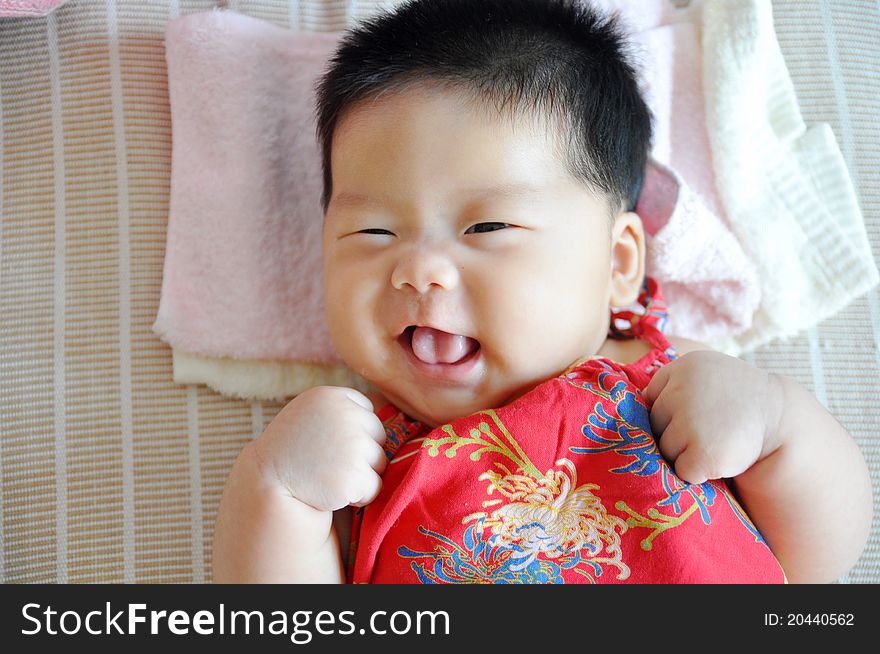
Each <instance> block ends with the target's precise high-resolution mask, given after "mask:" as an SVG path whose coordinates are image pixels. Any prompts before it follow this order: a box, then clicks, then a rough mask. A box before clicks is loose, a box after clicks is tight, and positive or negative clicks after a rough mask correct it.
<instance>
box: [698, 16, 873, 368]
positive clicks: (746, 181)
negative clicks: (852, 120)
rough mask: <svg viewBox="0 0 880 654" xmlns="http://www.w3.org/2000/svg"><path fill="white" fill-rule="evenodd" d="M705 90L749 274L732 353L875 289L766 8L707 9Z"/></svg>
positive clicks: (848, 195)
mask: <svg viewBox="0 0 880 654" xmlns="http://www.w3.org/2000/svg"><path fill="white" fill-rule="evenodd" d="M702 24H703V37H702V43H703V88H704V93H705V96H706V123H707V127H708V132H709V142H710V146H711V149H712V157H713V162H714V166H715V175H716V186H717V189H718V194H719V196H720V197H721V201H722V204H723V205H724V210H725V213H726V215H727V218H728V220H729V222H730V228H731V229H732V231H733V232H734V234H736V236H737V237H738V238H739V240H740V243H741V245H742V246H743V248H744V249H745V251H746V253H747V254H748V255H749V256H750V257H751V258H752V260H753V261H754V262H755V264H756V265H757V267H758V274H759V277H760V283H761V304H760V307H759V309H758V311H757V313H756V314H755V316H754V321H753V323H752V326H751V328H750V329H748V330H747V331H746V332H744V333H742V334H739V335H737V336H735V337H733V338H730V339H728V340H726V341H723V342H716V343H712V345H714V346H716V347H718V348H719V349H722V350H724V351H726V352H728V353H730V354H737V353H739V352H743V351H746V350H751V349H754V348H756V347H758V346H760V345H762V344H764V343H767V342H769V341H771V340H773V339H776V338H786V337H790V336H793V335H795V334H797V333H799V332H801V331H803V330H804V329H807V328H809V327H812V326H814V325H815V324H817V323H818V322H821V321H822V320H824V319H825V318H828V317H829V316H831V315H832V314H834V313H836V312H837V311H839V310H840V309H842V308H843V307H844V306H846V305H847V304H848V303H849V302H850V301H852V300H853V299H854V298H856V297H857V296H859V295H861V294H863V293H866V292H867V291H869V290H870V289H871V288H873V287H874V286H875V285H876V284H877V283H878V281H880V275H878V271H877V266H876V264H875V262H874V259H873V257H872V255H871V249H870V246H869V244H868V238H867V234H866V232H865V225H864V220H863V219H862V215H861V212H860V210H859V207H858V203H857V201H856V197H855V192H854V190H853V186H852V182H851V181H850V178H849V174H848V171H847V168H846V164H845V163H844V161H843V157H842V155H841V153H840V150H839V148H838V147H837V143H836V141H835V139H834V134H833V132H832V131H831V128H830V127H829V126H828V125H827V124H824V123H823V124H817V125H813V126H811V127H810V128H807V127H806V126H805V125H804V121H803V119H802V117H801V114H800V109H799V107H798V104H797V99H796V97H795V94H794V87H793V85H792V82H791V79H790V77H789V74H788V70H787V68H786V66H785V61H784V59H783V57H782V52H781V51H780V49H779V44H778V43H777V41H776V35H775V32H774V29H773V16H772V13H771V6H770V2H769V1H768V0H705V2H704V3H703V18H702Z"/></svg>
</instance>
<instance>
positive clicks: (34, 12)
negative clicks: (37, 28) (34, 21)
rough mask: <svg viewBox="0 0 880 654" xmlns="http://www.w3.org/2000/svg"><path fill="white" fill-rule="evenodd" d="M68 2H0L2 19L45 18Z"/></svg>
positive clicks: (6, 0) (40, 0)
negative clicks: (8, 17)
mask: <svg viewBox="0 0 880 654" xmlns="http://www.w3.org/2000/svg"><path fill="white" fill-rule="evenodd" d="M65 2H67V0H0V18H2V17H4V16H15V17H21V16H45V15H46V14H48V13H49V12H50V11H52V10H53V9H55V8H56V7H60V6H61V5H63V4H64V3H65Z"/></svg>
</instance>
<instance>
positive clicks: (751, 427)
mask: <svg viewBox="0 0 880 654" xmlns="http://www.w3.org/2000/svg"><path fill="white" fill-rule="evenodd" d="M672 344H673V345H674V346H676V348H677V349H678V350H679V353H680V355H681V358H680V359H679V360H678V361H674V362H672V363H670V364H669V365H668V366H666V368H668V370H666V372H665V373H664V374H663V375H662V376H661V374H660V373H661V372H663V370H664V369H661V370H660V371H658V373H657V375H655V379H654V380H652V382H651V384H650V385H649V388H648V389H646V397H647V399H648V401H649V404H651V405H652V414H651V422H652V425H655V423H656V426H655V435H657V434H659V435H660V449H661V452H663V454H664V456H666V457H667V458H669V459H670V460H672V461H673V462H675V468H676V473H677V474H678V475H679V476H680V477H682V478H683V479H685V480H687V481H690V482H692V483H700V482H702V481H705V479H713V478H719V477H730V478H732V480H733V486H734V489H735V491H736V493H737V495H738V496H739V498H740V500H741V501H742V503H743V505H744V507H745V509H746V511H747V512H748V514H749V517H750V518H751V519H752V520H753V521H754V523H755V524H756V525H757V527H758V529H759V530H760V531H761V534H762V535H763V536H764V538H765V539H766V540H767V543H768V545H769V546H770V548H771V549H772V550H773V553H774V554H775V555H776V557H777V559H779V562H780V563H781V564H782V567H783V569H784V570H785V573H786V576H787V578H788V579H789V581H791V582H795V583H824V582H831V581H834V580H835V579H837V578H838V577H839V576H840V575H842V574H843V573H845V572H846V571H847V570H848V569H849V568H850V567H852V566H853V565H854V564H855V562H856V561H857V560H858V557H859V556H860V554H861V552H862V549H863V548H864V545H865V542H866V541H867V537H868V532H869V529H870V525H871V518H872V512H873V503H872V495H871V482H870V477H869V475H868V470H867V466H866V464H865V460H864V458H863V456H862V454H861V452H860V451H859V448H858V446H857V445H856V443H855V442H854V441H853V439H852V437H851V436H850V435H849V433H847V431H846V430H845V429H844V428H843V427H842V426H841V425H840V423H838V422H837V420H835V419H834V417H833V416H832V415H831V414H830V413H828V411H827V410H825V408H824V407H823V406H822V405H821V404H820V403H819V402H818V400H816V398H815V397H813V395H812V394H811V393H810V392H809V391H807V390H806V389H805V388H803V387H802V386H800V385H799V384H797V383H796V382H795V381H794V380H792V379H790V378H788V377H785V376H783V375H777V374H773V373H766V372H764V371H761V370H759V369H757V368H755V367H753V366H750V365H749V364H747V363H745V362H743V361H740V360H739V359H735V358H734V357H728V356H726V355H723V354H721V353H719V352H713V351H711V350H709V348H707V347H706V346H703V345H701V344H699V343H695V342H693V341H683V340H673V341H672ZM707 350H708V351H707ZM691 352H692V354H689V353H691ZM655 382H656V383H655ZM655 410H656V411H655ZM655 413H656V414H657V415H655ZM676 416H677V417H678V420H676V419H675V418H676Z"/></svg>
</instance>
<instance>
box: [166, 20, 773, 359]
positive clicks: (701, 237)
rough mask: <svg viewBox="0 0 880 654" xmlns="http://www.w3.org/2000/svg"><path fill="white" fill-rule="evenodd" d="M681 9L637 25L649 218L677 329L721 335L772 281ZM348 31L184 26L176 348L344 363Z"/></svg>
mask: <svg viewBox="0 0 880 654" xmlns="http://www.w3.org/2000/svg"><path fill="white" fill-rule="evenodd" d="M599 4H602V3H599ZM604 4H605V5H608V6H610V7H612V8H614V7H617V6H618V4H620V5H624V4H625V3H614V2H606V3H604ZM639 4H640V5H641V4H642V3H639ZM668 4H669V3H667V2H658V3H657V5H658V7H659V6H662V7H663V8H662V10H661V9H658V10H657V13H655V14H651V12H650V11H646V12H643V13H642V14H640V15H639V16H637V22H636V25H637V27H639V28H641V29H644V30H648V31H646V32H642V33H641V34H640V35H638V42H639V43H640V44H641V47H642V48H643V49H644V51H643V55H644V62H645V63H646V64H650V65H646V66H645V69H646V73H645V77H646V80H648V81H646V83H645V89H646V94H647V96H648V100H649V104H650V105H651V107H652V110H653V111H654V113H655V115H656V117H657V125H656V132H657V140H656V143H657V148H656V149H655V153H654V155H655V158H656V159H657V161H656V162H654V164H653V165H652V166H651V169H650V171H649V174H648V179H647V183H646V186H645V190H644V192H643V194H642V198H641V200H640V202H639V211H640V213H641V214H642V217H643V220H644V221H645V224H646V228H647V231H648V233H649V235H650V238H649V241H648V259H649V263H648V265H649V270H650V271H651V274H652V275H653V276H654V277H656V278H657V279H658V280H659V281H660V282H661V283H662V284H663V286H664V289H669V290H668V303H669V310H670V315H671V316H672V321H671V325H674V328H671V333H675V334H677V335H681V336H685V337H690V338H695V339H698V340H710V339H712V338H714V337H716V336H729V335H733V334H736V333H740V332H742V331H743V330H745V329H747V328H748V327H749V326H750V325H751V317H752V314H753V312H754V310H755V308H756V307H757V305H758V300H759V296H758V283H757V278H756V275H755V272H754V268H753V266H752V264H751V262H750V261H749V260H748V259H747V258H746V256H745V254H744V253H743V251H742V249H741V248H740V246H739V244H738V242H737V240H736V239H735V238H734V237H733V236H732V235H731V233H730V231H729V230H728V229H727V228H726V227H725V225H724V221H723V216H721V215H720V211H719V208H718V203H717V200H716V199H715V194H714V189H713V188H712V176H711V160H710V157H709V152H708V146H707V145H706V134H705V123H704V119H703V116H702V105H701V101H700V90H699V58H700V57H699V48H698V40H697V39H696V38H695V36H694V34H695V32H694V30H693V26H692V25H690V24H689V23H688V24H664V25H662V26H660V27H657V25H658V24H659V23H668V22H669V20H670V16H673V17H674V15H675V14H674V10H670V9H668V8H666V5H668ZM640 9H641V7H640ZM625 18H626V16H625ZM638 21H641V22H638ZM652 25H653V26H654V28H653V29H648V28H649V27H650V26H652ZM339 36H340V35H339V34H328V33H307V32H291V31H288V30H285V29H282V28H280V27H276V26H274V25H272V24H270V23H267V22H264V21H261V20H257V19H254V18H249V17H246V16H242V15H239V14H236V13H233V12H228V11H212V12H206V13H201V14H193V15H189V16H184V17H181V18H178V19H176V20H174V21H172V22H171V23H169V25H168V27H167V30H166V58H167V62H168V80H169V95H170V102H171V115H172V132H173V147H172V177H171V199H170V216H169V223H168V237H167V248H166V256H165V269H164V279H163V283H162V293H161V300H160V305H159V312H158V316H157V319H156V322H155V324H154V327H153V328H154V331H156V333H157V334H159V335H160V336H161V337H162V338H163V339H164V340H165V341H166V342H168V343H169V344H170V345H171V346H172V348H174V349H175V350H177V351H181V352H188V353H193V354H198V355H203V356H207V357H227V358H233V359H249V360H254V359H259V360H283V361H303V362H312V363H324V364H335V363H338V362H339V358H338V355H337V354H336V352H335V349H334V347H333V345H332V343H331V341H330V338H329V335H328V333H327V329H326V326H325V324H324V318H323V298H322V293H321V265H320V264H321V262H320V252H321V239H320V232H321V222H322V215H321V209H320V203H319V198H320V193H321V166H320V153H319V151H318V145H317V143H316V141H315V129H314V116H313V111H314V105H313V101H314V97H313V83H314V81H315V79H316V78H317V76H318V75H319V74H320V73H321V71H322V68H323V66H324V64H325V62H326V60H327V59H328V58H329V56H330V55H331V53H332V51H333V49H334V47H335V45H336V42H337V39H338V38H339ZM673 90H674V92H673ZM685 180H686V181H687V184H686V183H685Z"/></svg>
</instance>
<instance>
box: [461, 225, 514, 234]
mask: <svg viewBox="0 0 880 654" xmlns="http://www.w3.org/2000/svg"><path fill="white" fill-rule="evenodd" d="M505 227H510V225H509V224H507V223H477V224H476V225H473V226H472V227H469V228H468V230H467V231H466V232H465V234H482V233H484V232H495V231H498V230H499V229H504V228H505Z"/></svg>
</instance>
